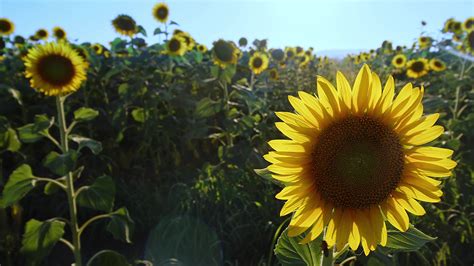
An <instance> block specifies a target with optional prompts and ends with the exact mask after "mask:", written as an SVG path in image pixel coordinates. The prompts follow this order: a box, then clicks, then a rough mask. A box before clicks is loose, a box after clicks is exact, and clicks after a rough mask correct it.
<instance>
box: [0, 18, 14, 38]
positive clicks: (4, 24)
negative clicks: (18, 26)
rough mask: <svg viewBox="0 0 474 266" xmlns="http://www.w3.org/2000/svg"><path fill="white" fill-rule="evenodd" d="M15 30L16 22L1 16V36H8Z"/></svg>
mask: <svg viewBox="0 0 474 266" xmlns="http://www.w3.org/2000/svg"><path fill="white" fill-rule="evenodd" d="M14 31H15V24H13V22H11V21H10V20H9V19H7V18H0V36H3V35H5V36H7V35H10V34H12V33H13V32H14Z"/></svg>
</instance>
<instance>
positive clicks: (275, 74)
mask: <svg viewBox="0 0 474 266" xmlns="http://www.w3.org/2000/svg"><path fill="white" fill-rule="evenodd" d="M269 74H270V79H271V80H278V79H279V78H280V75H278V70H276V69H275V68H272V69H270V71H269Z"/></svg>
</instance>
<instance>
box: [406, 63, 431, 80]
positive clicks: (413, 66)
mask: <svg viewBox="0 0 474 266" xmlns="http://www.w3.org/2000/svg"><path fill="white" fill-rule="evenodd" d="M429 70H430V68H429V66H428V59H426V58H418V59H413V60H410V61H408V63H407V76H408V77H410V78H415V79H416V78H420V77H423V76H424V75H426V74H428V71H429Z"/></svg>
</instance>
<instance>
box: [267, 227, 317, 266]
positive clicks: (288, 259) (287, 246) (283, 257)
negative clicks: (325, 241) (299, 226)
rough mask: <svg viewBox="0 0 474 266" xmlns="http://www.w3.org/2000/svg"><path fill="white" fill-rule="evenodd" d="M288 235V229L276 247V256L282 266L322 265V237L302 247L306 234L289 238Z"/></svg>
mask: <svg viewBox="0 0 474 266" xmlns="http://www.w3.org/2000/svg"><path fill="white" fill-rule="evenodd" d="M287 233H288V229H285V231H283V233H282V234H281V236H280V238H279V239H278V242H277V244H276V246H275V255H276V256H277V258H278V261H279V262H280V263H281V264H282V265H302V266H304V265H314V266H315V265H320V261H321V255H322V251H321V242H322V239H321V237H319V238H317V239H316V240H314V241H311V242H309V243H307V244H304V245H302V244H300V242H301V240H303V238H304V234H303V235H299V236H297V237H289V236H288V234H287Z"/></svg>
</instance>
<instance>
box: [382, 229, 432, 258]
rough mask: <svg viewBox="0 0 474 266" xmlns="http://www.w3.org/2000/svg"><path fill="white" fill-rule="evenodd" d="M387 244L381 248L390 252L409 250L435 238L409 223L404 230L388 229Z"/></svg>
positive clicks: (413, 249)
mask: <svg viewBox="0 0 474 266" xmlns="http://www.w3.org/2000/svg"><path fill="white" fill-rule="evenodd" d="M387 233H388V237H387V245H386V246H385V247H381V249H382V250H385V251H387V249H389V250H390V252H409V251H416V250H418V249H420V248H421V247H422V246H423V245H425V244H426V243H428V242H430V241H434V240H436V237H431V236H428V235H426V234H425V233H423V232H421V231H420V230H418V229H416V228H415V227H413V225H410V228H408V230H407V231H406V232H400V231H398V230H388V232H387Z"/></svg>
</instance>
